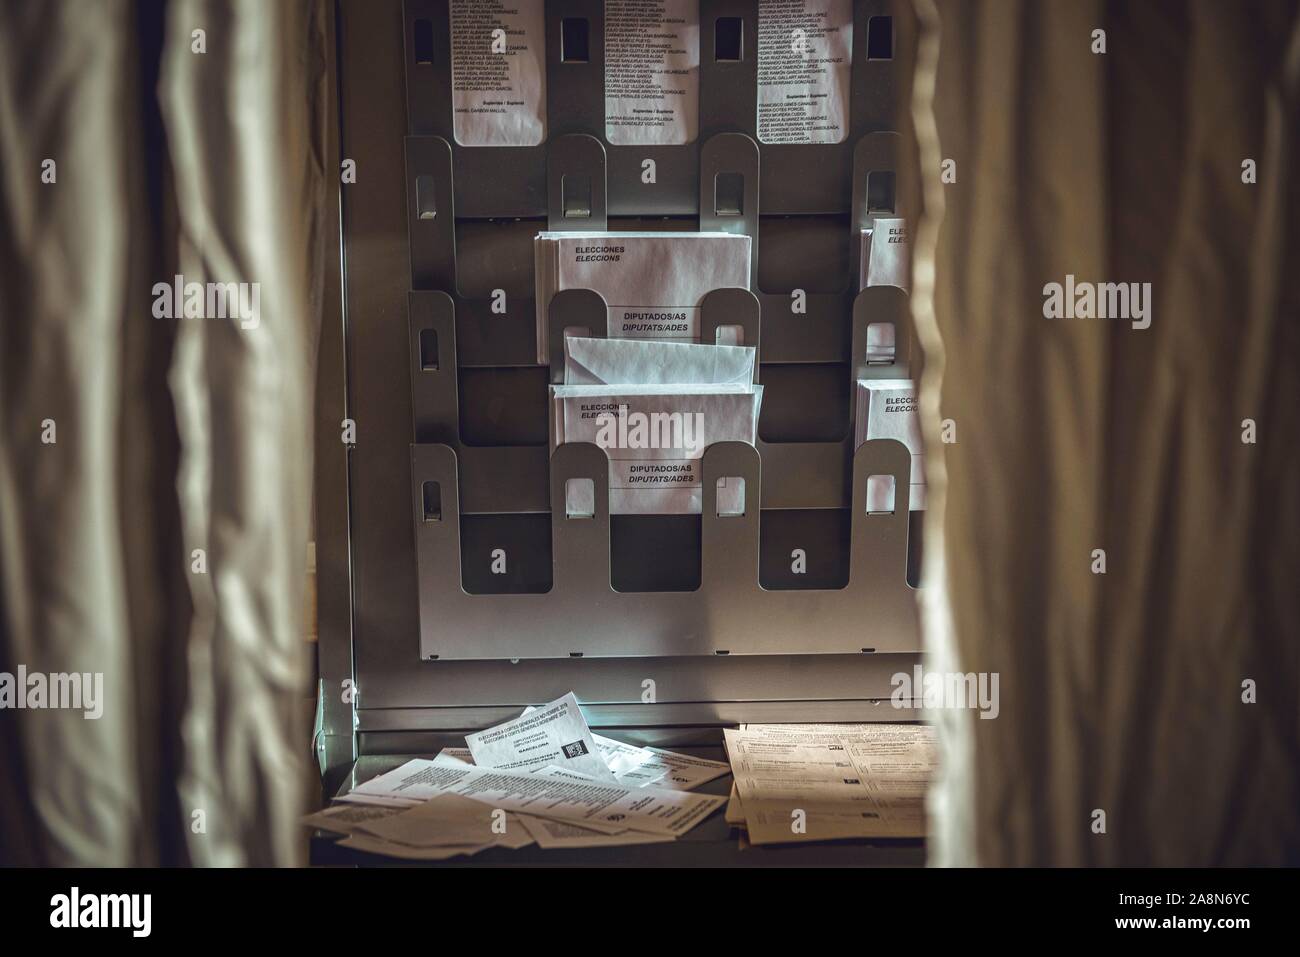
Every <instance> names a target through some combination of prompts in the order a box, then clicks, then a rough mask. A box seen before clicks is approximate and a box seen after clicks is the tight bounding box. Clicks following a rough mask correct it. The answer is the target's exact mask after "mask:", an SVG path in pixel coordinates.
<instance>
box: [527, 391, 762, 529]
mask: <svg viewBox="0 0 1300 957" xmlns="http://www.w3.org/2000/svg"><path fill="white" fill-rule="evenodd" d="M762 399H763V387H762V386H760V385H648V386H633V385H559V386H551V451H552V452H554V451H555V449H556V447H557V446H559V445H563V444H564V443H565V442H591V443H593V444H595V445H597V446H599V447H600V448H602V449H604V450H605V453H606V454H607V455H608V456H609V511H610V514H611V515H629V514H637V515H654V514H675V515H685V514H692V513H698V512H699V511H700V507H701V502H702V484H701V466H702V461H701V460H702V458H703V456H704V450H705V449H706V448H707V447H708V446H710V445H712V444H713V443H714V442H748V443H749V444H750V445H753V444H754V441H755V439H756V438H757V431H758V414H759V407H760V404H761V403H762ZM566 506H567V509H568V513H569V514H570V515H590V514H593V512H594V503H593V502H592V499H591V490H590V489H588V488H587V487H586V486H585V485H584V484H583V483H572V484H571V485H570V486H569V488H568V489H566ZM743 507H744V492H743V489H742V488H740V487H739V483H731V484H729V485H725V486H723V487H721V488H719V489H718V510H719V511H720V512H722V513H727V512H732V513H734V512H739V511H742V510H743Z"/></svg>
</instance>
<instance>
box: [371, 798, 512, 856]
mask: <svg viewBox="0 0 1300 957" xmlns="http://www.w3.org/2000/svg"><path fill="white" fill-rule="evenodd" d="M354 830H360V831H364V832H366V833H367V834H370V835H372V836H374V837H378V838H381V839H382V840H385V841H392V842H395V843H398V844H406V845H409V846H412V847H447V846H467V845H469V846H476V845H482V846H487V845H490V844H500V845H501V846H502V847H509V848H519V847H527V846H528V845H529V844H531V843H533V836H532V834H531V833H529V831H528V830H527V828H525V827H524V825H523V823H522V822H521V821H520V819H519V817H518V816H517V815H514V814H510V813H508V812H506V811H504V810H501V809H500V808H493V807H489V806H488V805H486V804H484V803H483V802H482V801H471V800H470V799H469V798H464V797H461V796H459V795H457V794H439V795H438V796H436V797H434V798H433V799H432V800H429V801H423V802H421V803H420V804H417V805H416V806H415V807H413V808H408V809H406V810H403V811H401V812H399V813H397V814H389V815H386V816H379V817H372V818H370V819H368V820H365V821H362V822H360V823H359V824H358V825H357V827H356V828H354Z"/></svg>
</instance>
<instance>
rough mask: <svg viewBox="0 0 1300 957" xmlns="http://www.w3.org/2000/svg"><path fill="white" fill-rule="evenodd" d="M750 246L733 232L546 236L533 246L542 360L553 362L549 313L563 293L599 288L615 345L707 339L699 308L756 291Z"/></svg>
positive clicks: (745, 238) (538, 354) (563, 233)
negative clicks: (737, 292)
mask: <svg viewBox="0 0 1300 957" xmlns="http://www.w3.org/2000/svg"><path fill="white" fill-rule="evenodd" d="M749 257H750V240H749V237H748V236H738V235H735V234H734V233H669V232H643V233H632V232H628V233H609V232H571V233H570V232H558V233H552V232H543V233H538V234H537V238H536V239H534V240H533V260H534V262H533V265H534V270H535V273H534V275H535V278H536V304H537V361H538V362H539V363H541V364H542V365H545V364H546V363H548V362H550V355H549V351H550V349H549V345H548V343H549V341H550V339H549V336H548V333H547V329H548V327H549V324H548V321H547V311H548V309H549V307H550V303H551V297H552V296H554V295H555V294H556V293H557V292H560V291H561V290H564V289H592V290H595V291H596V292H598V293H600V294H601V296H603V297H604V299H605V303H606V306H607V307H608V315H607V318H608V328H607V330H606V335H607V336H609V338H611V339H670V340H674V339H675V340H677V341H680V342H695V341H698V340H699V338H700V301H701V300H702V299H703V298H704V297H705V296H706V295H707V294H708V293H710V292H712V291H713V290H714V289H721V288H724V287H734V286H740V287H743V288H746V289H747V288H749Z"/></svg>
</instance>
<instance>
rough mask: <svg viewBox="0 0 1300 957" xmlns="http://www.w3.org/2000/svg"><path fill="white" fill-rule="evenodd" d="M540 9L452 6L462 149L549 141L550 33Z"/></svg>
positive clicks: (481, 2)
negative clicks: (547, 126)
mask: <svg viewBox="0 0 1300 957" xmlns="http://www.w3.org/2000/svg"><path fill="white" fill-rule="evenodd" d="M543 14H544V10H543V6H542V4H540V3H506V2H505V0H451V91H452V92H451V102H452V123H453V129H454V132H455V135H456V142H457V143H459V144H461V145H462V146H536V145H538V144H539V143H541V142H542V141H544V140H545V139H546V42H545V40H546V33H545V30H546V27H545V21H544V19H543Z"/></svg>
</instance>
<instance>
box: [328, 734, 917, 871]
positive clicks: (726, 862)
mask: <svg viewBox="0 0 1300 957" xmlns="http://www.w3.org/2000/svg"><path fill="white" fill-rule="evenodd" d="M673 750H675V751H679V752H681V753H683V754H692V755H695V756H697V757H701V758H709V759H710V760H713V761H725V760H726V756H725V754H724V753H723V750H722V748H721V746H716V747H680V748H674V749H673ZM433 756H434V755H433V754H401V755H368V756H364V757H362V758H360V759H359V760H358V761H357V763H356V765H355V766H354V769H353V772H352V773H351V774H350V775H348V777H347V779H346V781H345V783H344V784H343V786H342V787H341V788H340V789H339V793H346V792H347V790H348V789H349V788H350V787H351V786H352V784H353V782H357V783H359V782H362V781H368V780H369V779H370V778H373V777H375V776H376V775H379V774H383V773H384V772H385V771H389V770H392V769H393V768H395V767H397V766H399V765H401V764H404V763H405V762H406V761H409V760H410V759H411V758H420V757H423V758H432V757H433ZM696 790H697V791H699V792H700V793H703V794H720V795H723V796H725V795H727V794H728V793H729V792H730V790H731V775H730V774H725V775H723V776H722V777H720V778H718V779H717V780H714V781H710V782H708V783H707V784H705V785H702V786H701V787H699V788H697V789H696ZM740 834H741V831H740V830H739V829H737V828H734V827H732V826H731V825H729V824H728V823H727V822H726V821H725V820H724V818H723V813H722V809H721V808H719V809H718V810H717V811H715V812H714V813H713V814H712V815H711V816H710V817H709V818H708V819H707V820H705V821H703V822H701V823H700V824H698V825H696V826H695V827H694V828H692V829H691V830H690V831H688V832H687V833H686V834H684V835H682V836H681V837H679V838H678V839H677V840H676V841H673V842H672V843H670V844H640V845H632V846H629V847H591V848H555V849H551V850H543V849H542V848H541V847H539V846H538V845H536V844H533V845H531V846H529V847H525V848H520V849H519V850H510V849H508V848H500V847H494V848H489V849H488V850H485V851H480V852H479V853H477V854H475V855H473V856H471V857H454V858H452V859H451V860H447V861H403V860H395V859H393V858H390V857H382V856H379V855H375V854H365V853H361V852H359V851H353V850H349V849H348V848H343V847H339V846H337V844H336V843H335V841H336V840H337V839H338V838H337V835H333V834H330V833H328V832H326V831H316V832H315V833H314V834H313V836H312V842H311V862H312V864H315V865H336V866H339V865H342V866H362V867H365V866H391V867H920V866H923V865H924V864H925V842H924V841H921V840H897V839H884V838H882V839H879V840H854V841H820V842H808V843H803V844H783V845H776V846H765V847H754V846H749V847H746V848H745V849H744V850H742V849H741V847H740V840H739V837H740Z"/></svg>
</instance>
